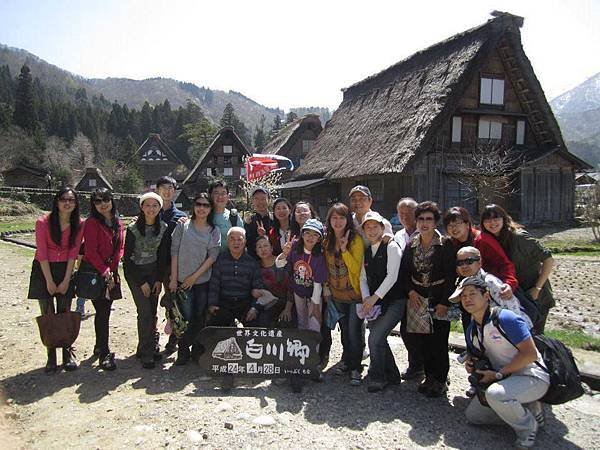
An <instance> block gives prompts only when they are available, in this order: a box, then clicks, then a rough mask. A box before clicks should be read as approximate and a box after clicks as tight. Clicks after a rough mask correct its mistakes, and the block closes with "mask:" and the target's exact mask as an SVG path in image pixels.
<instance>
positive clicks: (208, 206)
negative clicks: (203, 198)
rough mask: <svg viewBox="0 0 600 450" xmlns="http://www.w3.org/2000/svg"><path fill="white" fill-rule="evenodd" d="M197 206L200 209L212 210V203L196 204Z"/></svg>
mask: <svg viewBox="0 0 600 450" xmlns="http://www.w3.org/2000/svg"><path fill="white" fill-rule="evenodd" d="M195 205H196V206H197V207H199V208H210V203H204V202H196V203H195Z"/></svg>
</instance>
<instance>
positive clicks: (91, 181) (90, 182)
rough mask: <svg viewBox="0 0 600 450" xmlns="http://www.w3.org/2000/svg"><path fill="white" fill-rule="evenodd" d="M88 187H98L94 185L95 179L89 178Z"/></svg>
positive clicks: (96, 184)
mask: <svg viewBox="0 0 600 450" xmlns="http://www.w3.org/2000/svg"><path fill="white" fill-rule="evenodd" d="M88 186H89V187H96V186H98V183H96V179H95V178H90V179H89V180H88Z"/></svg>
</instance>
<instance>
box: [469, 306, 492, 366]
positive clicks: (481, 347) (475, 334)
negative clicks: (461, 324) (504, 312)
mask: <svg viewBox="0 0 600 450" xmlns="http://www.w3.org/2000/svg"><path fill="white" fill-rule="evenodd" d="M490 316H491V311H490V308H488V309H487V310H486V311H485V314H484V315H483V320H482V321H481V322H482V323H481V339H480V338H479V333H478V329H479V325H477V322H475V323H474V325H475V326H474V327H473V332H472V333H471V342H473V343H474V342H475V338H477V342H478V343H479V352H480V353H481V355H485V346H484V345H483V339H484V330H485V325H486V324H487V322H488V320H490ZM473 347H475V344H473Z"/></svg>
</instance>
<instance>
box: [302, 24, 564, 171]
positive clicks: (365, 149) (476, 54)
mask: <svg viewBox="0 0 600 450" xmlns="http://www.w3.org/2000/svg"><path fill="white" fill-rule="evenodd" d="M492 15H493V16H495V17H494V18H493V19H490V20H489V21H488V22H486V23H485V24H483V25H480V26H478V27H475V28H472V29H470V30H467V31H465V32H463V33H460V34H457V35H455V36H453V37H451V38H449V39H447V40H445V41H442V42H439V43H437V44H435V45H433V46H431V47H429V48H427V49H425V50H422V51H420V52H418V53H415V54H414V55H412V56H410V57H408V58H407V59H405V60H403V61H400V62H399V63H397V64H394V65H393V66H391V67H389V68H387V69H385V70H383V71H382V72H379V73H377V74H375V75H372V76H370V77H368V78H366V79H364V80H362V81H360V82H358V83H356V84H353V85H352V86H350V87H348V88H346V89H343V92H344V97H343V100H342V103H341V105H340V106H339V108H338V109H337V110H336V111H335V112H334V114H333V116H332V118H331V119H330V120H329V121H328V122H327V124H326V126H325V129H324V130H323V132H322V133H321V134H320V136H319V137H318V138H317V140H316V141H315V143H314V145H313V148H312V150H311V152H310V153H309V154H308V156H307V158H306V160H305V161H304V164H303V165H302V167H300V168H299V169H298V170H297V171H296V175H295V176H294V179H302V178H309V177H310V178H313V177H322V176H325V177H327V178H330V179H339V178H348V177H357V176H365V175H376V174H386V173H399V172H402V171H403V170H404V168H405V167H406V166H407V164H408V163H409V162H410V161H411V160H412V159H413V158H414V156H415V155H417V154H419V153H420V152H423V151H427V150H428V149H431V148H432V146H433V145H432V144H433V140H434V138H435V137H436V135H437V133H438V131H439V127H440V126H442V125H443V124H444V123H446V122H447V121H448V120H449V119H450V116H451V114H452V113H453V112H454V110H455V109H456V106H457V104H458V101H459V100H460V98H461V96H462V95H463V93H464V91H465V89H466V88H467V86H468V84H469V83H470V81H471V80H472V79H473V77H474V76H475V74H476V73H477V71H478V70H479V67H481V64H482V63H483V62H484V61H485V60H486V58H487V57H488V55H490V54H491V52H492V51H494V50H496V49H497V48H498V45H499V43H500V41H501V40H502V39H504V40H508V41H509V42H510V44H511V46H512V47H513V48H514V49H515V55H514V57H515V58H516V60H517V61H518V64H519V69H520V70H521V72H523V78H524V79H525V81H526V82H527V83H528V84H529V86H530V87H531V89H532V90H533V91H535V92H534V95H535V100H536V102H537V103H538V104H541V106H540V108H539V109H541V114H543V117H544V119H545V121H546V123H547V124H548V127H549V128H550V130H542V131H540V132H544V133H549V134H550V135H551V136H552V137H553V139H552V142H551V143H548V144H547V148H548V149H549V150H550V149H556V148H557V147H558V148H560V150H559V151H560V152H561V153H568V152H567V151H566V149H565V148H564V142H563V141H562V136H561V134H560V130H559V128H558V126H557V125H556V120H555V118H554V116H553V115H552V112H551V110H550V108H549V106H548V104H547V101H546V99H545V96H544V92H543V90H542V88H541V86H540V84H539V81H538V80H537V78H536V77H535V73H534V72H533V68H532V67H531V64H530V63H529V60H528V59H527V57H526V55H525V53H524V51H523V48H522V45H521V38H520V31H519V28H520V27H521V26H522V25H523V19H522V18H521V17H517V16H513V15H511V14H508V13H497V12H494V13H492ZM536 113H539V111H536ZM545 145H546V144H545Z"/></svg>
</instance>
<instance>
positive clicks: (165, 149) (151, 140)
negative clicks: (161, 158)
mask: <svg viewBox="0 0 600 450" xmlns="http://www.w3.org/2000/svg"><path fill="white" fill-rule="evenodd" d="M152 144H156V146H157V147H158V149H159V150H160V151H161V152H162V153H163V154H164V155H165V156H166V157H167V158H168V159H169V161H171V162H173V163H175V164H182V165H184V166H186V167H188V168H189V166H190V165H191V164H190V161H189V158H188V156H187V155H179V154H177V153H176V152H175V151H173V150H172V149H171V147H169V146H168V145H167V144H166V142H165V141H163V140H162V139H161V137H160V134H158V133H150V134H148V137H147V138H146V140H145V141H144V143H143V144H142V145H140V148H138V150H137V152H136V155H137V156H138V158H141V157H142V155H143V154H144V153H145V152H146V149H147V148H148V147H149V146H151V145H152Z"/></svg>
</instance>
